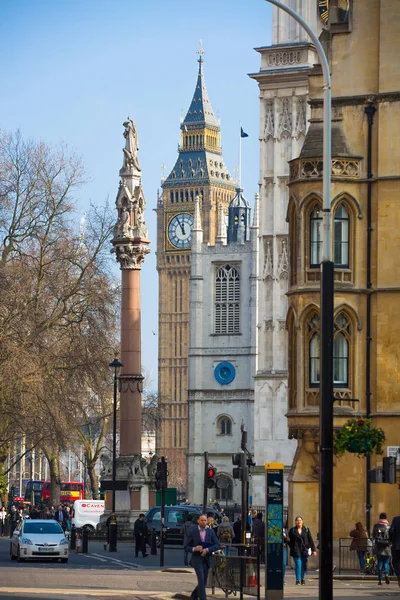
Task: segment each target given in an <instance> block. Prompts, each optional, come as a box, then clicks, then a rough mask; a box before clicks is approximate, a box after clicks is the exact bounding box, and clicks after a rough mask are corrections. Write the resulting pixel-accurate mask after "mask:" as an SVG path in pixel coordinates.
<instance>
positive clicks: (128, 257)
mask: <svg viewBox="0 0 400 600" xmlns="http://www.w3.org/2000/svg"><path fill="white" fill-rule="evenodd" d="M115 253H116V258H117V262H119V264H120V268H121V269H141V268H142V265H143V263H144V260H145V258H146V254H149V253H150V248H148V247H147V245H145V244H135V245H132V244H118V245H117V246H116V247H115Z"/></svg>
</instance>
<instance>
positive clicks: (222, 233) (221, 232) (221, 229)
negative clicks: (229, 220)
mask: <svg viewBox="0 0 400 600" xmlns="http://www.w3.org/2000/svg"><path fill="white" fill-rule="evenodd" d="M215 241H216V242H219V243H220V244H226V223H225V215H224V207H223V204H222V202H221V203H220V204H219V206H218V233H217V237H216V240H215Z"/></svg>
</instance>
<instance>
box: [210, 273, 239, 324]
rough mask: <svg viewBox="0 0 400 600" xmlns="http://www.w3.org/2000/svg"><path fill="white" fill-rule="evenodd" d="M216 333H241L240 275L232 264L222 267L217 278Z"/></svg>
mask: <svg viewBox="0 0 400 600" xmlns="http://www.w3.org/2000/svg"><path fill="white" fill-rule="evenodd" d="M215 333H220V334H227V335H229V334H237V333H240V275H239V271H238V269H237V268H236V267H232V266H231V265H224V266H223V267H220V268H219V269H218V270H217V275H216V278H215Z"/></svg>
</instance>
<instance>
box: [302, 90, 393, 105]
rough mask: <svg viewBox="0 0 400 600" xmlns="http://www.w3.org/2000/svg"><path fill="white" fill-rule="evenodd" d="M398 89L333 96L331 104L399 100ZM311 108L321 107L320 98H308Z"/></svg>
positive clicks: (321, 101)
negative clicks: (357, 94)
mask: <svg viewBox="0 0 400 600" xmlns="http://www.w3.org/2000/svg"><path fill="white" fill-rule="evenodd" d="M399 101H400V91H393V92H381V93H375V94H362V95H360V96H341V97H340V96H335V97H333V98H332V106H364V105H366V104H371V103H372V104H374V103H382V102H399ZM309 104H310V106H311V107H312V108H322V107H323V100H322V98H314V99H311V100H309Z"/></svg>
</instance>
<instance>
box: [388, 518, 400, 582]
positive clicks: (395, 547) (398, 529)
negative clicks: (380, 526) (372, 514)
mask: <svg viewBox="0 0 400 600" xmlns="http://www.w3.org/2000/svg"><path fill="white" fill-rule="evenodd" d="M389 539H390V541H391V542H392V564H393V569H394V572H395V573H396V575H397V583H398V584H399V587H400V516H398V517H394V519H393V521H392V524H391V526H390V529H389Z"/></svg>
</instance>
